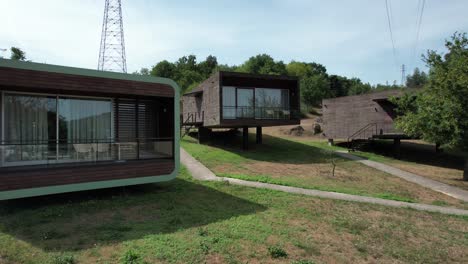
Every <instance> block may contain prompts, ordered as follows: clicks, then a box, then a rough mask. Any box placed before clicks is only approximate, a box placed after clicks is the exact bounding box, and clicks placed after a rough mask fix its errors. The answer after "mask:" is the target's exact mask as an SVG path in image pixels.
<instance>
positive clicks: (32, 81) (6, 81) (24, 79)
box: [0, 67, 174, 97]
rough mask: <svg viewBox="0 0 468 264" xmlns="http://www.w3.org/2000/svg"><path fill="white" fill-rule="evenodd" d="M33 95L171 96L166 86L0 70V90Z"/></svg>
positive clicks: (10, 69) (43, 72) (170, 88)
mask: <svg viewBox="0 0 468 264" xmlns="http://www.w3.org/2000/svg"><path fill="white" fill-rule="evenodd" d="M9 87H14V88H15V90H17V91H25V92H36V93H62V94H70V93H71V94H76V92H77V91H79V92H81V93H86V95H88V96H115V97H117V96H120V95H139V96H160V97H174V89H172V87H170V86H169V85H165V84H160V83H149V82H136V81H130V80H117V79H109V78H98V77H89V76H81V75H72V74H63V73H54V72H45V71H33V70H24V69H15V68H6V67H0V88H1V89H3V90H4V89H8V88H9Z"/></svg>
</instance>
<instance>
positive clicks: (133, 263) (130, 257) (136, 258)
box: [121, 249, 140, 264]
mask: <svg viewBox="0 0 468 264" xmlns="http://www.w3.org/2000/svg"><path fill="white" fill-rule="evenodd" d="M121 262H122V264H138V263H140V255H138V253H136V252H135V251H133V250H131V249H130V250H127V251H126V252H125V254H124V255H123V256H122V259H121Z"/></svg>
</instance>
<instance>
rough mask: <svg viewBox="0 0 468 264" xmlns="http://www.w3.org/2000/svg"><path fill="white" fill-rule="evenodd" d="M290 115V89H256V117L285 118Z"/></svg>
mask: <svg viewBox="0 0 468 264" xmlns="http://www.w3.org/2000/svg"><path fill="white" fill-rule="evenodd" d="M289 115H290V109H289V90H286V89H270V88H256V89H255V118H261V119H284V118H289Z"/></svg>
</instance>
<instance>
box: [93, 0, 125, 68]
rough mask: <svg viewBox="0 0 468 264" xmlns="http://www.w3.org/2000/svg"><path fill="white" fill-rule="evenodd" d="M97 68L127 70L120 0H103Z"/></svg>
mask: <svg viewBox="0 0 468 264" xmlns="http://www.w3.org/2000/svg"><path fill="white" fill-rule="evenodd" d="M98 70H100V71H114V72H124V73H126V72H127V59H126V56H125V41H124V31H123V20H122V3H121V0H105V7H104V19H103V22H102V35H101V48H100V51H99V63H98Z"/></svg>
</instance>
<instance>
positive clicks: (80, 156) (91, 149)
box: [0, 138, 174, 167]
mask: <svg viewBox="0 0 468 264" xmlns="http://www.w3.org/2000/svg"><path fill="white" fill-rule="evenodd" d="M0 156H1V159H0V167H13V166H32V165H54V164H67V163H73V164H76V163H89V162H105V161H107V162H111V161H112V162H123V161H127V160H145V159H172V158H173V157H174V139H173V138H125V139H124V138H119V139H113V140H110V139H81V140H72V141H65V140H58V141H56V140H29V141H25V140H22V141H3V142H1V144H0Z"/></svg>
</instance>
